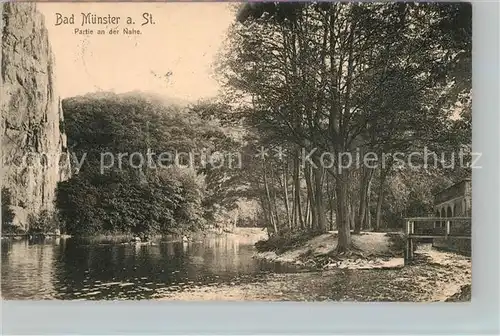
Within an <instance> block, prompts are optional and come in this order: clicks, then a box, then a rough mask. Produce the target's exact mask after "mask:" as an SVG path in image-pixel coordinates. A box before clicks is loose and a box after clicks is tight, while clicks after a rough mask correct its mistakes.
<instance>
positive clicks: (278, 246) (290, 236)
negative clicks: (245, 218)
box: [255, 231, 319, 254]
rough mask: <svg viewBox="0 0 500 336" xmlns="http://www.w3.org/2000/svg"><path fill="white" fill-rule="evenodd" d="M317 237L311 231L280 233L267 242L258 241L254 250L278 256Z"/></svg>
mask: <svg viewBox="0 0 500 336" xmlns="http://www.w3.org/2000/svg"><path fill="white" fill-rule="evenodd" d="M317 235H319V234H318V233H317V232H313V231H281V232H280V233H279V234H273V235H272V236H271V237H269V239H267V240H260V241H258V242H257V243H255V248H256V249H257V251H258V252H267V251H274V252H276V253H278V254H280V253H283V252H286V251H289V250H291V249H294V248H296V247H299V246H301V245H303V244H304V243H305V242H307V241H308V240H310V239H312V238H314V237H315V236H317Z"/></svg>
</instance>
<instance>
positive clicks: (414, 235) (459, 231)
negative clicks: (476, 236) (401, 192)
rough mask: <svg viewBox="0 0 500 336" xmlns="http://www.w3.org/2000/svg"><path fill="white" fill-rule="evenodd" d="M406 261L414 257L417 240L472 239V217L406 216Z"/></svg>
mask: <svg viewBox="0 0 500 336" xmlns="http://www.w3.org/2000/svg"><path fill="white" fill-rule="evenodd" d="M405 234H406V249H405V263H406V262H407V261H410V260H412V259H413V250H414V244H415V240H417V239H435V238H444V239H448V238H453V239H471V237H472V220H471V218H470V217H413V218H406V226H405Z"/></svg>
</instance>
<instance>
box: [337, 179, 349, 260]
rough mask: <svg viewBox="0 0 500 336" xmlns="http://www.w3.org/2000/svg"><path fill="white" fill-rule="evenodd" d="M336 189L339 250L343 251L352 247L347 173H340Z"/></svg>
mask: <svg viewBox="0 0 500 336" xmlns="http://www.w3.org/2000/svg"><path fill="white" fill-rule="evenodd" d="M335 182H336V183H335V191H336V199H337V227H338V232H339V233H338V243H337V252H339V253H343V252H347V251H348V250H349V249H350V247H351V228H350V225H349V219H348V214H347V209H348V203H347V201H348V200H347V188H348V178H347V174H346V173H343V174H340V175H339V178H338V179H337V181H335Z"/></svg>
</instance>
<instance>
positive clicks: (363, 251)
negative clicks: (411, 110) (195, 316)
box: [154, 233, 472, 302]
mask: <svg viewBox="0 0 500 336" xmlns="http://www.w3.org/2000/svg"><path fill="white" fill-rule="evenodd" d="M334 235H335V234H334V233H328V234H324V235H320V236H317V237H314V238H312V239H310V240H309V241H307V242H306V243H305V244H302V245H300V246H298V247H296V248H294V249H291V250H289V251H286V252H283V253H280V254H277V253H276V252H272V251H268V252H256V253H255V254H254V258H255V259H257V260H260V261H263V262H271V263H278V264H280V265H283V266H287V265H292V266H296V267H297V266H298V267H299V268H303V269H304V271H303V272H295V273H271V274H267V275H266V276H265V277H264V278H263V279H261V280H259V281H255V282H252V283H247V284H241V285H228V284H221V285H220V286H217V287H216V288H213V287H211V288H209V287H201V288H196V289H192V290H187V291H184V292H177V293H161V294H158V295H157V296H156V297H155V298H154V299H155V300H168V301H170V300H171V301H205V300H216V301H241V300H245V301H330V302H343V301H348V302H373V301H376V302H468V301H470V299H471V283H472V264H471V261H472V259H471V258H470V257H467V256H463V255H459V254H455V253H452V252H445V251H440V250H437V249H434V248H432V246H431V245H429V244H425V245H421V246H419V248H418V249H417V251H415V256H416V258H415V262H414V263H413V264H412V265H411V266H404V259H403V258H402V257H400V256H399V255H394V253H395V248H396V246H394V241H393V240H391V239H390V237H389V236H388V235H386V234H384V233H368V234H364V235H359V236H354V237H356V238H354V239H353V241H354V243H355V244H356V245H357V247H358V248H359V249H360V252H358V253H357V254H356V255H352V256H346V257H336V258H332V257H330V256H328V254H329V253H330V252H331V251H332V249H333V248H334V247H335V240H334V239H332V238H334ZM391 254H392V255H391ZM325 256H328V257H325ZM318 259H320V260H322V261H323V263H322V264H320V265H318V264H317V263H315V261H316V260H318ZM328 259H330V260H328ZM325 260H327V261H326V262H325ZM318 266H319V267H318ZM346 284H347V285H346Z"/></svg>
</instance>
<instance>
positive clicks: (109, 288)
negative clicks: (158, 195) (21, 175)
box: [1, 228, 287, 300]
mask: <svg viewBox="0 0 500 336" xmlns="http://www.w3.org/2000/svg"><path fill="white" fill-rule="evenodd" d="M258 231H260V233H259V232H258ZM263 233H264V232H263V231H261V230H258V229H257V230H256V229H243V228H240V229H239V230H238V233H237V234H222V235H216V234H210V235H205V236H201V237H200V238H198V239H196V238H194V239H193V241H190V242H182V241H179V240H172V241H164V242H156V243H155V244H154V245H137V244H132V245H130V244H129V245H125V244H103V243H91V242H90V241H88V240H83V239H77V238H66V239H62V238H57V239H53V238H52V239H46V240H44V241H38V242H33V241H28V240H21V241H15V240H2V243H1V245H2V246H1V247H2V297H3V298H4V299H7V300H9V299H32V300H40V299H63V300H68V299H69V300H76V299H87V300H89V299H90V300H101V299H109V300H116V299H151V298H155V297H158V296H161V295H163V294H164V293H169V292H182V291H185V290H193V289H196V288H200V287H203V288H206V287H218V286H222V285H229V286H231V285H234V286H237V285H241V284H245V283H249V282H256V281H259V279H261V278H263V277H265V276H266V274H268V273H270V272H273V273H280V272H286V271H287V269H284V268H283V267H280V266H278V265H271V264H269V263H265V262H263V261H258V260H256V259H254V258H253V254H254V246H253V244H254V243H255V242H256V241H257V240H259V239H262V238H263Z"/></svg>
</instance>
